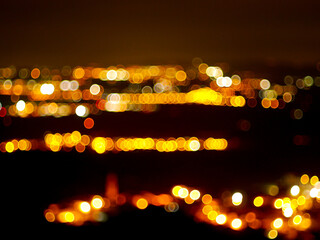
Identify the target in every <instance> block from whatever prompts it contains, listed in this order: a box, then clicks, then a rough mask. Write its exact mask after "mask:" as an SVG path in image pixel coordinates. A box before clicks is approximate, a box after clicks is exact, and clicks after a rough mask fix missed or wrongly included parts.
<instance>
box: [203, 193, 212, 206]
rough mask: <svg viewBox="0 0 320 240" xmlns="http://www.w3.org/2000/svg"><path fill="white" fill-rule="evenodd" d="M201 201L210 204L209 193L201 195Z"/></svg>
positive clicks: (210, 197)
mask: <svg viewBox="0 0 320 240" xmlns="http://www.w3.org/2000/svg"><path fill="white" fill-rule="evenodd" d="M202 202H203V203H204V204H210V203H211V202H212V196H211V195H210V194H205V195H203V196H202Z"/></svg>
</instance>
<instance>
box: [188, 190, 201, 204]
mask: <svg viewBox="0 0 320 240" xmlns="http://www.w3.org/2000/svg"><path fill="white" fill-rule="evenodd" d="M190 198H191V199H192V200H194V201H195V200H198V199H199V198H200V192H199V191H198V190H192V191H191V192H190Z"/></svg>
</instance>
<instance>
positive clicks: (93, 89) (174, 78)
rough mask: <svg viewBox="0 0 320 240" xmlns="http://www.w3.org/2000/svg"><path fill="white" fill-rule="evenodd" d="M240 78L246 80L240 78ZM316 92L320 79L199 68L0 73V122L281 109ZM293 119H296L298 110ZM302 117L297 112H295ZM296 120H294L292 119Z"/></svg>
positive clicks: (9, 70) (12, 70) (3, 70)
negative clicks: (179, 108) (193, 108)
mask: <svg viewBox="0 0 320 240" xmlns="http://www.w3.org/2000/svg"><path fill="white" fill-rule="evenodd" d="M244 75H245V74H244ZM313 86H318V87H319V86H320V77H319V76H316V77H312V76H305V77H304V78H294V77H292V76H289V75H288V76H286V77H285V78H284V84H282V85H281V84H278V83H272V82H271V81H269V80H268V79H263V78H253V77H247V76H245V77H240V76H239V75H237V74H234V75H232V76H230V77H229V76H225V75H224V72H223V70H222V68H221V67H219V66H209V65H208V64H206V63H203V62H201V61H200V62H197V63H193V66H191V67H186V68H183V67H182V66H180V65H157V66H129V67H125V66H122V65H119V66H110V67H107V68H101V67H81V66H77V67H73V68H71V67H69V66H64V67H62V68H61V69H49V68H47V67H35V68H32V69H29V68H21V69H17V68H16V67H14V66H10V67H5V68H0V95H2V96H8V97H9V98H6V99H4V100H3V101H2V102H1V105H0V106H1V109H0V116H1V117H4V116H6V115H7V116H11V117H41V116H54V117H64V116H69V115H73V114H76V115H77V116H79V117H87V116H88V115H90V114H93V115H95V114H98V113H99V112H100V111H109V112H124V111H144V112H152V111H156V110H157V109H158V108H157V106H158V105H163V104H204V105H214V106H230V107H244V106H246V105H247V106H249V107H256V106H257V104H258V102H260V103H261V106H262V107H263V108H271V109H283V108H284V107H285V106H286V104H288V103H290V102H292V101H294V99H295V96H296V94H297V93H298V90H302V89H303V90H308V89H310V88H312V87H313ZM297 110H298V112H297V113H296V114H295V118H296V119H299V118H301V117H302V116H301V114H299V110H300V109H297ZM300 111H301V110H300ZM296 115H297V116H296Z"/></svg>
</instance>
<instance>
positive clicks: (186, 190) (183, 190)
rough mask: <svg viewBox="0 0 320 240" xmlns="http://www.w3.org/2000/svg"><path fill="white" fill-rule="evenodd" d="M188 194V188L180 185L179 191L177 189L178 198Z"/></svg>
mask: <svg viewBox="0 0 320 240" xmlns="http://www.w3.org/2000/svg"><path fill="white" fill-rule="evenodd" d="M188 195H189V190H188V189H186V188H184V187H182V188H181V189H180V190H179V191H178V196H179V197H180V198H186V197H187V196H188Z"/></svg>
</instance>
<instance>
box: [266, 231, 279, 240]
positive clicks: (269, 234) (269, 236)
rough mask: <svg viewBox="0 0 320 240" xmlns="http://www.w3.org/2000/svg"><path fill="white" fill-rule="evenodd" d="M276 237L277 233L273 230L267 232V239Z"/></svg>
mask: <svg viewBox="0 0 320 240" xmlns="http://www.w3.org/2000/svg"><path fill="white" fill-rule="evenodd" d="M277 236H278V231H277V230H275V229H272V230H270V231H269V232H268V238H269V239H275V238H276V237H277Z"/></svg>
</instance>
